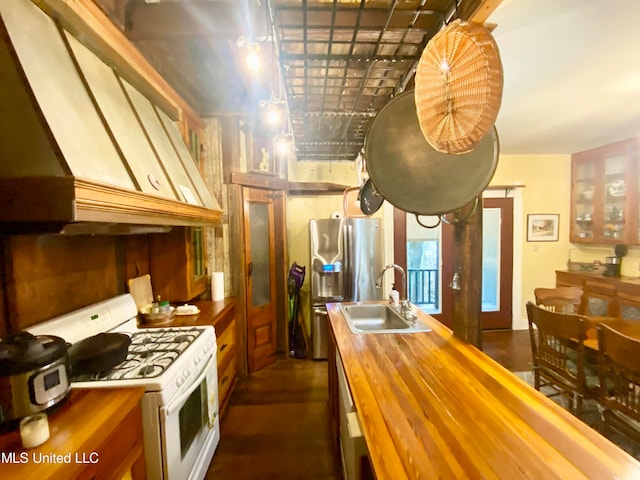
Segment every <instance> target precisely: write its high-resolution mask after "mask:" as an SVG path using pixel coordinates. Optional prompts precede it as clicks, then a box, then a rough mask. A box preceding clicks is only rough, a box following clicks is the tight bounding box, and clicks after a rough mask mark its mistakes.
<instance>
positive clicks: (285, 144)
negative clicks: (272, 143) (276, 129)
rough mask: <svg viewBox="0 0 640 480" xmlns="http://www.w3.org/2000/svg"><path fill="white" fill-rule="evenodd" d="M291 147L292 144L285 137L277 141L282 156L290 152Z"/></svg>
mask: <svg viewBox="0 0 640 480" xmlns="http://www.w3.org/2000/svg"><path fill="white" fill-rule="evenodd" d="M290 147H291V142H289V140H288V139H287V138H285V137H280V138H278V140H276V148H277V149H278V153H279V154H281V155H285V154H286V153H288V152H289V149H290Z"/></svg>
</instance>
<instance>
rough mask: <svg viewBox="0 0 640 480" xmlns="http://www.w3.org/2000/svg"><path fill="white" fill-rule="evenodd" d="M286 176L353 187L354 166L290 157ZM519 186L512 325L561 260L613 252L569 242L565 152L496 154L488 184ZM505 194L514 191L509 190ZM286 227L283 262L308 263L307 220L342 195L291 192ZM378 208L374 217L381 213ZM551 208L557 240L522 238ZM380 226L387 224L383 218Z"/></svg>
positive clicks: (633, 264)
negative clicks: (530, 218)
mask: <svg viewBox="0 0 640 480" xmlns="http://www.w3.org/2000/svg"><path fill="white" fill-rule="evenodd" d="M289 173H290V179H291V180H292V181H319V182H331V183H338V184H344V185H351V186H354V185H356V184H357V173H356V171H355V165H354V164H353V163H351V162H344V163H331V164H329V163H327V162H297V164H296V163H295V162H294V163H292V164H290V166H289ZM514 184H521V185H524V187H523V188H521V189H518V190H517V192H516V194H515V197H516V198H515V199H514V205H515V206H516V209H515V212H514V215H515V218H514V221H515V222H516V223H515V224H514V231H515V241H516V244H515V245H514V288H515V291H514V299H515V302H516V303H515V305H514V307H513V317H514V328H526V324H527V319H526V309H525V305H526V302H527V301H529V300H533V299H534V297H533V289H534V288H536V287H552V286H554V285H555V271H556V270H566V269H567V262H568V261H569V260H572V261H587V262H592V261H594V260H600V261H602V262H604V260H605V257H606V256H607V255H612V254H613V248H612V247H608V246H596V247H584V246H581V245H578V244H571V243H569V224H570V218H569V214H570V213H569V212H570V194H571V156H570V155H501V156H500V159H499V161H498V167H497V170H496V173H495V175H494V177H493V179H492V181H491V184H490V185H491V186H498V185H514ZM511 195H514V194H513V193H512V194H511ZM287 207H288V210H287V222H288V227H289V261H290V262H294V261H295V262H297V263H299V264H301V265H308V263H309V246H308V243H309V235H308V221H309V219H311V218H326V217H328V216H329V215H330V214H331V213H332V212H334V211H336V210H339V211H341V210H342V195H317V196H291V197H289V199H288V204H287ZM383 211H384V209H381V210H380V211H379V212H378V213H377V214H376V216H380V217H383ZM540 213H542V214H548V213H554V214H555V213H557V214H559V215H560V223H559V240H558V241H557V242H528V241H527V236H526V231H527V215H528V214H540ZM384 224H385V228H387V229H388V228H389V226H390V225H391V224H392V222H390V221H385V223H384ZM391 242H392V232H385V243H386V244H387V243H388V244H389V245H391ZM639 263H640V247H634V248H630V249H629V254H628V255H627V257H625V258H624V259H623V261H622V274H623V275H629V276H634V277H638V275H639V271H638V269H639ZM308 281H309V280H308V279H305V285H304V287H303V297H302V302H303V307H302V308H303V310H302V311H303V313H304V318H305V321H306V322H307V325H308V319H309V284H308Z"/></svg>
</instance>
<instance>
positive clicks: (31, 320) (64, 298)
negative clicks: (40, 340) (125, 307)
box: [4, 235, 124, 331]
mask: <svg viewBox="0 0 640 480" xmlns="http://www.w3.org/2000/svg"><path fill="white" fill-rule="evenodd" d="M117 257H118V255H117V242H116V238H115V237H108V236H97V237H92V236H67V237H65V236H57V235H17V236H9V237H6V238H5V241H4V278H5V288H6V292H5V296H6V305H5V309H6V311H5V315H6V318H7V320H8V329H9V330H10V331H17V330H21V329H23V328H26V327H28V326H30V325H33V324H35V323H38V322H40V321H42V320H46V319H49V318H52V317H56V316H58V315H61V314H63V313H66V312H69V311H72V310H75V309H77V308H80V307H83V306H86V305H89V304H91V303H95V302H98V301H100V300H103V299H105V298H108V297H111V296H114V295H116V294H118V293H122V292H124V282H123V281H122V279H119V278H118V268H117Z"/></svg>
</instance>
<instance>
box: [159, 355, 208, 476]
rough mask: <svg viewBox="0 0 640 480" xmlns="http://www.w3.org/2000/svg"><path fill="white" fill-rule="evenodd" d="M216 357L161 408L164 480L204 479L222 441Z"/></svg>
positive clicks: (206, 363) (205, 363)
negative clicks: (220, 439)
mask: <svg viewBox="0 0 640 480" xmlns="http://www.w3.org/2000/svg"><path fill="white" fill-rule="evenodd" d="M213 352H214V355H212V356H210V357H208V358H207V359H206V362H203V363H204V365H205V366H204V368H203V369H202V370H201V372H200V374H199V375H198V377H197V378H196V380H195V381H193V382H185V384H184V388H183V389H181V390H180V391H179V392H178V393H177V394H176V395H175V396H174V397H173V398H172V399H171V400H170V402H169V403H168V404H167V405H166V406H164V407H161V408H160V421H161V437H162V450H163V452H162V457H163V470H164V472H163V473H164V478H165V479H169V480H173V479H176V480H177V479H191V478H194V479H195V478H204V474H205V473H206V469H207V467H208V466H209V462H210V461H211V458H212V457H213V452H214V450H215V448H216V446H217V443H218V440H219V438H220V433H219V420H218V392H217V387H218V385H217V384H218V378H217V377H218V375H217V366H216V357H215V350H214V351H213Z"/></svg>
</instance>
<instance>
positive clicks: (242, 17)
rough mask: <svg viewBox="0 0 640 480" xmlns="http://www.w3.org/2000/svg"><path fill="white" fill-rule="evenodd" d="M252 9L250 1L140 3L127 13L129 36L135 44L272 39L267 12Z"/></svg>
mask: <svg viewBox="0 0 640 480" xmlns="http://www.w3.org/2000/svg"><path fill="white" fill-rule="evenodd" d="M252 5H253V3H251V4H250V3H249V2H248V1H247V0H234V1H233V2H206V1H191V2H161V3H136V4H132V5H131V7H130V8H129V9H128V11H127V20H126V34H127V37H128V38H129V39H131V40H132V41H137V40H152V39H167V38H171V37H187V36H206V37H210V38H220V39H224V38H237V37H247V38H261V37H267V36H270V31H269V30H268V28H267V27H268V22H267V19H266V8H254V7H253V6H252Z"/></svg>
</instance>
